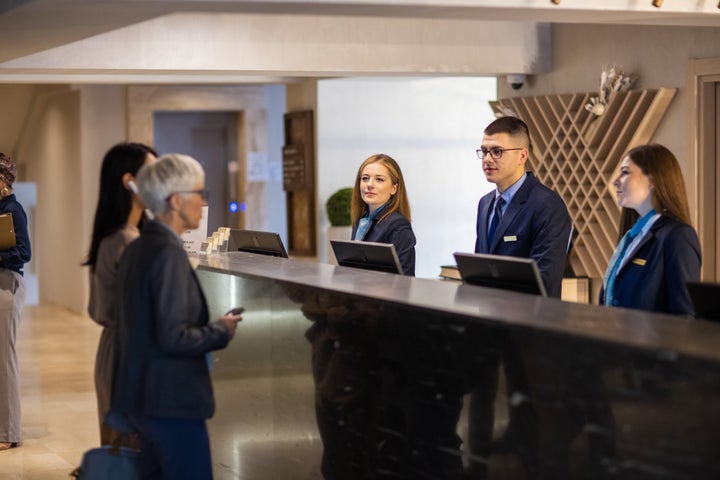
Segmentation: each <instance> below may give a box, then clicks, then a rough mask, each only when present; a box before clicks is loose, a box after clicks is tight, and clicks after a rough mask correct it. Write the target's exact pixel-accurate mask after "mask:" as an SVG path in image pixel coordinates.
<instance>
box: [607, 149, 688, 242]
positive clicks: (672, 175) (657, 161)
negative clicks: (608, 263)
mask: <svg viewBox="0 0 720 480" xmlns="http://www.w3.org/2000/svg"><path fill="white" fill-rule="evenodd" d="M625 156H626V157H628V158H629V159H630V161H632V162H633V163H634V164H635V165H637V166H638V167H639V168H640V170H642V172H643V173H644V174H645V175H647V176H648V177H649V178H650V183H651V185H652V186H653V190H652V192H653V195H652V204H653V208H655V210H656V211H657V212H658V213H660V214H662V215H666V216H668V217H672V218H674V219H675V220H678V221H680V222H683V223H686V224H688V225H691V220H690V208H689V207H688V201H687V194H686V193H685V181H684V180H683V176H682V171H681V170H680V165H679V164H678V161H677V159H676V158H675V155H673V153H672V152H671V151H670V150H668V149H667V148H666V147H664V146H662V145H658V144H650V145H641V146H639V147H635V148H633V149H632V150H630V151H629V152H627V153H626V154H625ZM637 218H638V213H637V212H636V211H635V210H633V209H630V208H623V209H622V215H621V217H620V238H622V236H623V235H625V232H627V231H628V230H630V228H632V226H633V225H634V224H635V222H636V221H637Z"/></svg>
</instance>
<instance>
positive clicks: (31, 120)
mask: <svg viewBox="0 0 720 480" xmlns="http://www.w3.org/2000/svg"><path fill="white" fill-rule="evenodd" d="M124 91H125V87H121V86H82V87H71V86H67V85H65V86H47V87H38V88H37V89H36V90H35V97H34V100H33V102H32V108H30V109H29V111H28V112H27V118H28V120H27V123H26V124H25V126H24V129H23V131H22V132H21V135H20V139H19V141H18V147H17V156H18V158H23V159H24V162H25V163H26V168H25V178H24V179H23V180H25V181H29V182H35V183H36V184H37V192H38V203H37V209H36V214H37V232H36V236H35V238H36V242H35V244H34V245H33V256H34V258H35V261H36V262H37V265H38V278H39V282H38V283H39V289H40V302H41V303H54V304H59V305H63V306H66V307H68V308H70V309H72V310H74V311H77V312H83V311H85V309H86V305H87V289H88V286H87V269H86V268H84V267H81V266H80V264H81V263H82V261H83V259H84V257H85V254H86V251H87V248H88V245H89V241H90V235H91V233H92V222H93V216H94V213H95V203H96V201H97V192H98V178H99V173H100V164H101V162H102V157H103V155H104V154H105V151H106V150H107V148H108V147H109V146H110V145H112V144H113V143H116V142H118V141H122V140H124V137H125V112H124V104H125V100H124V99H125V93H124Z"/></svg>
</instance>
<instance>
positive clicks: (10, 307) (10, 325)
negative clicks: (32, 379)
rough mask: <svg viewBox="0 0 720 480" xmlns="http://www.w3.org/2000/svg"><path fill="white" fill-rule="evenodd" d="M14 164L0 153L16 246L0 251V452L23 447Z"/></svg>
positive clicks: (3, 199)
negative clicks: (17, 348)
mask: <svg viewBox="0 0 720 480" xmlns="http://www.w3.org/2000/svg"><path fill="white" fill-rule="evenodd" d="M15 175H16V166H15V161H14V160H13V159H12V158H11V157H9V156H7V155H5V154H4V153H1V152H0V214H6V213H10V214H12V223H13V230H14V232H15V246H14V247H10V248H5V249H4V250H0V451H2V450H8V449H10V448H15V447H17V446H19V445H21V443H22V438H21V431H20V371H19V368H18V359H17V352H16V350H15V339H16V337H17V330H18V326H19V325H20V312H21V310H22V308H23V306H24V305H25V281H24V280H23V266H24V265H25V264H26V263H27V262H29V261H30V255H31V252H30V237H29V236H28V229H27V216H26V215H25V210H23V207H22V205H20V203H19V202H18V201H17V200H16V199H15V194H13V193H12V186H13V183H14V182H15Z"/></svg>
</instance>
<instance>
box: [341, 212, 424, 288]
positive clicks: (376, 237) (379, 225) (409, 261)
mask: <svg viewBox="0 0 720 480" xmlns="http://www.w3.org/2000/svg"><path fill="white" fill-rule="evenodd" d="M356 232H357V223H356V224H355V226H353V229H352V237H350V238H352V239H353V240H355V233H356ZM363 240H364V241H366V242H378V243H392V244H393V245H395V250H396V251H397V254H398V258H399V259H400V266H401V267H402V269H403V274H405V275H411V276H414V275H415V233H413V229H412V225H410V221H409V220H408V219H407V218H405V216H404V215H403V214H402V213H400V212H398V211H395V212H393V213H391V214H390V215H389V216H388V217H387V218H385V219H383V220H382V221H380V222H379V221H378V219H377V218H376V219H374V220H373V222H372V225H371V226H370V229H369V230H368V232H367V233H366V234H365V238H363Z"/></svg>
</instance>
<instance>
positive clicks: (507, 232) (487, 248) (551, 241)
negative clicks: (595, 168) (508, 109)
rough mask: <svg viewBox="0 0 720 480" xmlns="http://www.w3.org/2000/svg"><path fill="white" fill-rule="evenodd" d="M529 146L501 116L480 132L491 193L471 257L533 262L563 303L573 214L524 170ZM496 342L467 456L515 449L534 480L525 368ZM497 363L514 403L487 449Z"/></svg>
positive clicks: (525, 134)
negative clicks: (502, 431)
mask: <svg viewBox="0 0 720 480" xmlns="http://www.w3.org/2000/svg"><path fill="white" fill-rule="evenodd" d="M530 145H531V144H530V133H529V130H528V127H527V125H526V124H525V122H523V121H522V120H520V119H519V118H515V117H501V118H498V119H497V120H495V121H493V122H492V123H491V124H490V125H488V126H487V127H486V128H485V131H484V134H483V140H482V145H481V147H480V148H479V149H478V150H477V154H478V157H479V158H480V159H481V160H482V166H483V172H484V173H485V178H487V180H488V182H490V183H494V184H495V187H496V189H495V190H494V191H492V192H490V193H488V194H487V195H485V196H484V197H482V198H481V199H480V202H479V203H478V214H477V224H476V231H477V239H476V241H475V252H476V253H489V254H494V255H507V256H513V257H523V258H532V259H534V260H535V261H536V262H537V265H538V268H539V270H540V274H541V276H542V280H543V283H544V284H545V289H546V291H547V294H548V295H549V296H551V297H556V298H560V293H561V288H562V276H563V270H564V268H565V261H566V258H567V249H568V245H569V240H570V234H571V223H570V216H569V215H568V211H567V207H566V206H565V203H564V202H563V200H562V199H561V198H560V196H559V195H558V194H557V193H555V192H553V191H552V190H550V189H549V188H547V187H546V186H545V185H543V184H541V183H540V182H539V181H538V180H537V178H535V176H534V175H533V174H532V173H531V172H526V171H525V163H526V162H527V160H528V158H529V156H530ZM497 341H498V345H497V346H496V347H497V348H498V351H499V352H500V355H498V356H496V357H495V358H494V359H493V360H490V361H489V362H488V364H487V369H486V370H485V371H484V372H478V377H477V378H478V382H477V383H478V386H477V387H476V388H475V391H474V392H473V395H472V397H471V400H470V433H469V437H470V438H469V443H470V450H471V451H472V452H473V453H475V454H476V455H479V456H480V457H485V456H487V455H488V454H490V453H491V452H492V451H498V450H499V451H505V450H513V451H515V452H516V453H518V454H519V455H520V456H521V458H522V459H523V463H524V464H525V467H526V469H528V470H529V471H528V474H529V476H532V474H533V472H532V471H533V470H534V469H535V468H536V467H537V430H536V425H535V424H536V419H535V413H534V409H533V408H532V405H531V404H530V402H529V401H528V391H527V390H528V389H527V387H526V382H525V380H524V376H525V375H524V371H523V370H524V369H523V368H522V363H521V362H520V359H519V356H518V354H519V352H518V351H517V349H516V347H514V344H513V342H512V341H511V340H510V339H509V338H505V339H497ZM500 357H502V360H503V363H504V366H505V372H506V377H507V384H508V398H511V397H513V398H514V399H515V400H516V401H512V402H511V403H512V404H513V405H512V406H511V408H510V409H509V412H510V423H509V425H508V429H507V432H506V434H505V435H504V437H503V439H502V440H501V441H499V442H495V443H494V444H491V442H490V439H491V438H492V428H493V418H494V409H493V407H494V401H495V394H496V391H497V383H498V373H499V362H500ZM485 470H486V466H485V464H484V463H482V462H478V463H472V462H471V471H472V472H473V473H475V475H474V477H475V478H484V474H485Z"/></svg>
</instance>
